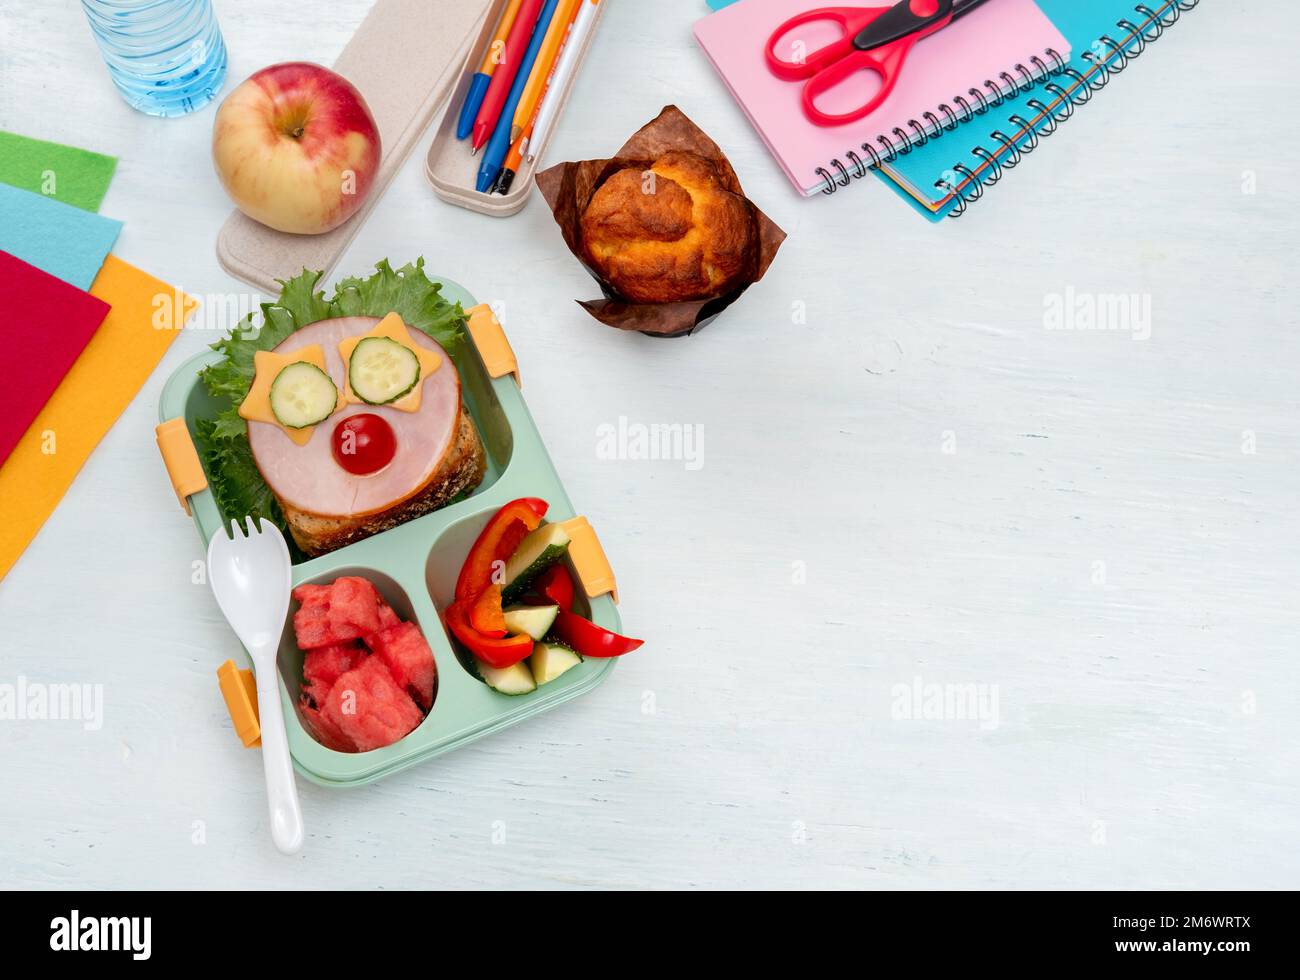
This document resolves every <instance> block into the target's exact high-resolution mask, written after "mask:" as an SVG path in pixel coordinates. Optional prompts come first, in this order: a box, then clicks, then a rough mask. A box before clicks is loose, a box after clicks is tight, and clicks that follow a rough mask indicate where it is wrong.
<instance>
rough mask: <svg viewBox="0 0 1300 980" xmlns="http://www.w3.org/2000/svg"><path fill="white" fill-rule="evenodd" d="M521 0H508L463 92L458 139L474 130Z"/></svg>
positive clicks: (457, 122)
mask: <svg viewBox="0 0 1300 980" xmlns="http://www.w3.org/2000/svg"><path fill="white" fill-rule="evenodd" d="M523 2H524V0H510V3H509V4H508V5H507V6H506V9H505V13H503V14H502V15H501V20H500V22H499V23H498V24H497V30H496V34H494V35H493V37H492V43H491V44H489V45H488V49H487V52H486V53H485V54H484V55H483V64H481V65H480V66H479V69H478V71H476V72H475V73H474V77H473V78H472V79H470V83H469V91H468V92H466V93H465V102H464V104H463V105H462V106H461V107H460V118H459V119H457V120H456V139H458V140H463V139H465V137H467V136H469V134H470V133H472V132H473V131H474V120H475V119H476V118H477V117H478V110H479V108H480V107H481V106H482V105H483V96H484V95H486V94H487V90H488V85H489V84H490V83H491V81H492V75H493V73H494V72H495V71H496V70H497V65H498V64H499V63H500V61H501V56H502V53H503V52H504V51H505V47H506V36H507V35H508V34H509V33H510V28H511V27H512V26H513V25H514V22H515V16H516V15H517V14H518V13H519V5H520V4H521V3H523Z"/></svg>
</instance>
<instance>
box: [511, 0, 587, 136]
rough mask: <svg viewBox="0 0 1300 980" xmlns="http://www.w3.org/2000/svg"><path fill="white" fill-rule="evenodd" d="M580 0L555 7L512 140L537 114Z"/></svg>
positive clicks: (519, 108)
mask: <svg viewBox="0 0 1300 980" xmlns="http://www.w3.org/2000/svg"><path fill="white" fill-rule="evenodd" d="M580 3H581V0H560V5H559V6H558V7H556V8H555V15H554V16H553V17H552V18H551V24H550V26H549V27H547V29H546V37H545V38H543V39H542V46H541V47H540V48H539V49H538V51H537V60H536V61H535V62H533V71H532V74H530V75H529V76H528V81H527V83H525V85H524V91H523V95H521V96H520V97H519V105H518V106H516V107H515V118H514V124H513V125H512V126H511V128H510V142H511V143H515V142H517V141H518V139H519V137H520V135H521V134H522V133H523V131H524V129H525V127H527V125H528V123H529V122H530V121H531V120H532V118H533V117H534V116H535V115H536V114H537V107H538V106H539V105H540V104H541V101H542V96H543V95H544V94H545V93H546V84H547V82H549V81H550V78H551V72H552V71H553V70H554V69H555V62H556V61H557V60H558V59H559V57H560V49H561V48H562V47H564V39H565V38H566V37H567V36H568V34H569V28H570V27H572V26H573V22H574V20H575V19H576V18H577V16H578V9H579V5H580Z"/></svg>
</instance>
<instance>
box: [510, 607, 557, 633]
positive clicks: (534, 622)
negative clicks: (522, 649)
mask: <svg viewBox="0 0 1300 980" xmlns="http://www.w3.org/2000/svg"><path fill="white" fill-rule="evenodd" d="M559 614H560V607H559V606H515V607H513V608H511V609H507V610H506V611H505V617H506V629H507V630H509V631H510V632H511V633H527V634H528V635H529V636H531V637H532V638H533V639H534V640H540V639H541V638H542V637H544V636H545V635H546V631H547V630H549V629H550V628H551V624H552V623H553V622H555V617H556V616H558V615H559Z"/></svg>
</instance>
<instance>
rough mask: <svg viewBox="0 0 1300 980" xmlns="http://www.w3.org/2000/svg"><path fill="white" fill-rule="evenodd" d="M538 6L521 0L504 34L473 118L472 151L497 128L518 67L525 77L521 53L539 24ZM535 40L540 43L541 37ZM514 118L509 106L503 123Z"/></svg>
mask: <svg viewBox="0 0 1300 980" xmlns="http://www.w3.org/2000/svg"><path fill="white" fill-rule="evenodd" d="M541 9H542V0H523V3H522V4H521V5H520V7H519V13H518V15H516V17H515V22H514V23H513V24H512V25H510V35H509V37H507V38H506V46H505V49H504V50H503V51H502V53H501V59H500V63H499V64H498V65H497V67H496V71H494V72H493V73H492V81H490V82H489V83H488V88H487V92H486V93H485V94H484V95H483V105H482V106H480V107H479V110H478V116H477V117H475V119H474V128H473V130H472V131H471V133H470V135H471V137H472V138H473V141H474V152H475V153H477V152H478V151H479V150H481V149H482V148H483V144H484V143H486V142H487V141H488V138H489V137H490V136H491V135H492V133H493V131H494V130H495V129H496V125H497V122H498V120H499V119H500V118H501V115H502V112H503V110H504V109H505V104H506V100H507V99H508V98H509V96H510V92H511V90H512V89H513V87H514V83H515V78H516V77H517V76H518V75H519V73H520V71H521V70H523V72H524V76H525V78H526V77H527V73H528V69H527V68H526V67H525V66H524V64H523V59H524V54H525V52H526V51H527V50H528V49H529V48H530V47H532V40H533V35H534V33H536V29H537V25H538V12H539V11H540V10H541ZM543 30H545V27H543ZM538 44H539V45H540V44H541V40H540V38H539V39H538ZM513 118H514V107H513V106H512V107H511V108H510V110H509V113H508V116H507V123H506V124H507V125H509V120H510V119H513Z"/></svg>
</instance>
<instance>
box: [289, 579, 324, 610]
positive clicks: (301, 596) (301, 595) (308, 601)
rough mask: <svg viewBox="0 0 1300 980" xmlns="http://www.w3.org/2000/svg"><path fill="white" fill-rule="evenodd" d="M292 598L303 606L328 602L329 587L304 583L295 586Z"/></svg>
mask: <svg viewBox="0 0 1300 980" xmlns="http://www.w3.org/2000/svg"><path fill="white" fill-rule="evenodd" d="M292 595H293V597H294V598H295V599H296V600H297V601H298V602H299V604H301V605H304V606H311V605H315V604H316V603H321V602H329V598H330V586H328V585H312V584H311V583H310V582H304V583H303V584H302V585H299V586H297V587H296V588H295V589H294V590H293V593H292Z"/></svg>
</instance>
